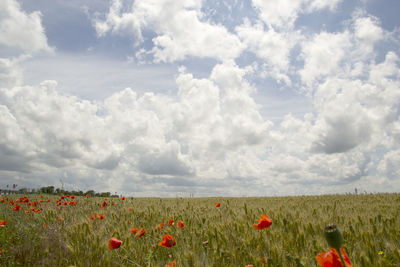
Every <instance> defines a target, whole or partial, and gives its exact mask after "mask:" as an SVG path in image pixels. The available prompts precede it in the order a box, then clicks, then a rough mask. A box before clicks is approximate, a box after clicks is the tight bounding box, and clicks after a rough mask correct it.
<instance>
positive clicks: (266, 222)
mask: <svg viewBox="0 0 400 267" xmlns="http://www.w3.org/2000/svg"><path fill="white" fill-rule="evenodd" d="M257 221H258V223H256V224H254V227H255V228H257V229H258V230H262V229H268V228H269V227H270V226H271V224H272V220H271V219H270V218H269V217H268V216H267V215H265V214H262V215H261V216H260V219H259V220H257Z"/></svg>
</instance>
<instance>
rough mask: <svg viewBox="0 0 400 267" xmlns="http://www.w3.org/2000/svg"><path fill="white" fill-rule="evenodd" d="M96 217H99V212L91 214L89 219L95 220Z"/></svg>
mask: <svg viewBox="0 0 400 267" xmlns="http://www.w3.org/2000/svg"><path fill="white" fill-rule="evenodd" d="M96 217H97V214H96V213H93V214H92V215H90V217H89V219H90V220H91V221H93V220H94V219H96Z"/></svg>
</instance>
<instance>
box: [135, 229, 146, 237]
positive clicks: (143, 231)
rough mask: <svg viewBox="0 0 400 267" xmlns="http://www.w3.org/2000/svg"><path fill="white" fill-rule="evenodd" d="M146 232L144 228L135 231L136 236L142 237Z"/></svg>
mask: <svg viewBox="0 0 400 267" xmlns="http://www.w3.org/2000/svg"><path fill="white" fill-rule="evenodd" d="M145 234H146V229H144V228H140V230H139V232H137V233H136V235H137V237H142V236H144V235H145Z"/></svg>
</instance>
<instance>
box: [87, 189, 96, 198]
mask: <svg viewBox="0 0 400 267" xmlns="http://www.w3.org/2000/svg"><path fill="white" fill-rule="evenodd" d="M84 195H89V196H91V197H94V196H95V195H96V193H95V192H94V190H89V191H86V193H84Z"/></svg>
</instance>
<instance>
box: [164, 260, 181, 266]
mask: <svg viewBox="0 0 400 267" xmlns="http://www.w3.org/2000/svg"><path fill="white" fill-rule="evenodd" d="M165 267H178V265H176V260H174V261H169V262H168V263H167V264H166V265H165Z"/></svg>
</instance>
